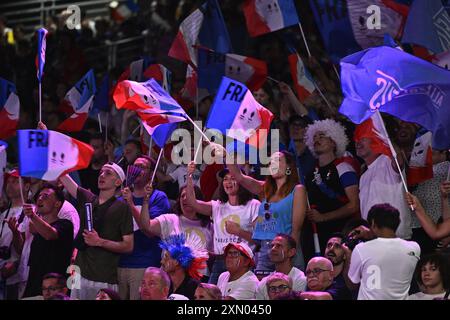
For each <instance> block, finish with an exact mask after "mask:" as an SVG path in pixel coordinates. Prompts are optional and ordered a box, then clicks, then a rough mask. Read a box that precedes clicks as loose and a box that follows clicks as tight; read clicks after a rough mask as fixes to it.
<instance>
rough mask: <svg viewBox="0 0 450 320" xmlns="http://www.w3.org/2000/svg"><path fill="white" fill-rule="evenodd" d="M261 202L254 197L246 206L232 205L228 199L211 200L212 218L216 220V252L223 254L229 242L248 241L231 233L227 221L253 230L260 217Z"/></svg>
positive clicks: (247, 229)
mask: <svg viewBox="0 0 450 320" xmlns="http://www.w3.org/2000/svg"><path fill="white" fill-rule="evenodd" d="M260 204H261V202H259V201H258V200H256V199H252V200H250V201H249V202H247V204H246V205H245V206H232V205H230V203H229V202H228V201H227V202H226V203H222V202H220V201H218V200H213V201H211V205H212V220H213V222H214V253H215V254H217V255H220V254H223V250H224V249H225V247H226V246H227V244H229V243H232V242H233V243H238V242H245V243H247V244H248V242H247V241H246V240H244V239H242V238H239V237H238V236H236V235H233V234H230V233H228V232H227V231H226V229H225V222H226V221H228V220H231V221H234V222H236V223H237V224H239V226H240V227H241V228H242V229H244V230H245V231H250V232H252V224H253V221H255V220H256V219H257V218H258V210H259V206H260Z"/></svg>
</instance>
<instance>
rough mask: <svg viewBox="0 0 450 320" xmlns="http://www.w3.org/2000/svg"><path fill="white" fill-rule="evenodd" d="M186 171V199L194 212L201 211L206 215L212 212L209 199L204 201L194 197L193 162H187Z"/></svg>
mask: <svg viewBox="0 0 450 320" xmlns="http://www.w3.org/2000/svg"><path fill="white" fill-rule="evenodd" d="M187 170H188V173H187V184H186V200H187V202H188V203H189V205H190V206H191V207H192V208H194V209H195V211H196V212H198V213H201V214H203V215H206V216H210V215H211V214H212V204H211V201H208V202H205V201H200V200H197V199H196V198H195V191H194V182H193V181H192V174H193V173H194V171H195V162H194V161H191V162H190V163H189V164H188V168H187Z"/></svg>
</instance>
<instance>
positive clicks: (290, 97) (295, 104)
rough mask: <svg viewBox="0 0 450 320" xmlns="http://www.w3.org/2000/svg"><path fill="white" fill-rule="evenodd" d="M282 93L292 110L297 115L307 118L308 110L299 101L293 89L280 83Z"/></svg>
mask: <svg viewBox="0 0 450 320" xmlns="http://www.w3.org/2000/svg"><path fill="white" fill-rule="evenodd" d="M279 87H280V91H281V93H282V94H283V95H284V96H285V97H286V99H287V101H289V104H290V105H291V107H292V109H293V110H294V111H295V113H296V114H298V115H300V116H302V117H303V116H306V115H307V114H308V109H306V107H305V106H304V105H303V104H302V103H301V102H300V101H299V100H298V99H297V97H296V96H295V94H294V92H293V91H292V89H291V87H290V86H288V85H287V84H286V83H284V82H280V83H279Z"/></svg>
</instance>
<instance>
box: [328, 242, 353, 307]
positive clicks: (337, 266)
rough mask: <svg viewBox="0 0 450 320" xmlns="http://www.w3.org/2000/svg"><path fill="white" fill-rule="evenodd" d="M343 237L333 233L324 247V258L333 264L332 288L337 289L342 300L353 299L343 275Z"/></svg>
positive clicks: (344, 256)
mask: <svg viewBox="0 0 450 320" xmlns="http://www.w3.org/2000/svg"><path fill="white" fill-rule="evenodd" d="M343 239H344V235H343V234H342V233H335V234H333V235H332V236H331V238H330V239H329V240H328V242H327V246H326V247H325V257H326V258H327V259H328V260H330V261H331V263H332V264H333V278H334V279H333V287H334V288H336V289H338V290H339V291H340V292H341V294H342V298H343V299H345V300H348V299H351V298H352V297H353V295H352V292H351V291H350V290H349V289H348V288H347V285H346V281H345V277H346V276H347V275H346V274H344V265H345V258H346V255H345V251H344V248H343V247H342V240H343Z"/></svg>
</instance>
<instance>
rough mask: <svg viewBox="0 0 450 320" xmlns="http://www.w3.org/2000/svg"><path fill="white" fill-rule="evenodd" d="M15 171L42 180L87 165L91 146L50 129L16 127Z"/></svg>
mask: <svg viewBox="0 0 450 320" xmlns="http://www.w3.org/2000/svg"><path fill="white" fill-rule="evenodd" d="M17 133H18V145H19V171H20V175H21V176H22V177H33V178H38V179H42V180H46V181H53V180H56V179H57V178H58V177H60V176H61V175H63V174H66V173H68V172H72V171H76V170H79V169H83V168H87V167H88V166H89V163H90V162H91V158H92V155H93V153H94V150H93V149H92V147H91V146H89V145H87V144H85V143H83V142H81V141H78V140H75V139H73V138H71V137H68V136H66V135H64V134H62V133H59V132H56V131H51V130H18V131H17Z"/></svg>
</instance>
